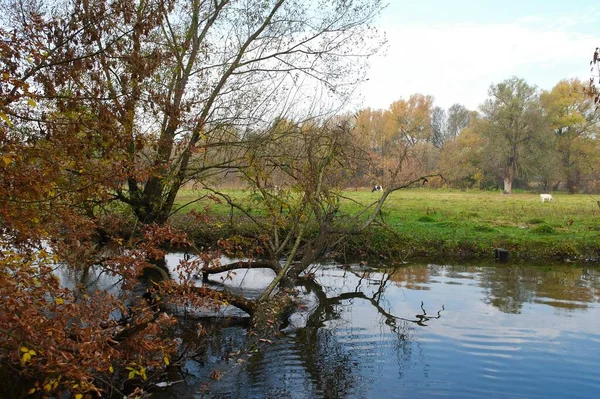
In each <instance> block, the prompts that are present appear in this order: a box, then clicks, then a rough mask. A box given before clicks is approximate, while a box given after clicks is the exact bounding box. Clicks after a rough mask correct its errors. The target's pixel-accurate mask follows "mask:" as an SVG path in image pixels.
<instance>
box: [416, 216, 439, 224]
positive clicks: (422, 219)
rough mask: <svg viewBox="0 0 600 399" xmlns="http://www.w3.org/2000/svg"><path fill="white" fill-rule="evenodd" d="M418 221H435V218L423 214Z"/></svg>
mask: <svg viewBox="0 0 600 399" xmlns="http://www.w3.org/2000/svg"><path fill="white" fill-rule="evenodd" d="M417 222H421V223H432V222H435V219H434V218H432V217H431V216H421V217H420V218H418V219H417Z"/></svg>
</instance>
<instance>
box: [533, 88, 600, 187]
mask: <svg viewBox="0 0 600 399" xmlns="http://www.w3.org/2000/svg"><path fill="white" fill-rule="evenodd" d="M584 89H585V87H584V84H583V83H582V82H581V81H580V80H578V79H572V80H561V81H560V82H558V83H557V84H556V85H555V86H554V87H553V88H552V90H550V91H544V92H542V94H541V98H540V100H541V103H542V106H543V107H544V110H545V112H546V114H547V116H548V119H549V122H550V125H551V128H552V131H553V132H554V134H555V136H556V144H557V148H556V150H557V152H558V154H559V157H560V160H561V162H560V166H561V175H562V177H563V179H564V180H563V181H566V187H567V190H568V191H569V193H571V194H572V193H575V192H576V191H577V190H578V189H580V188H581V187H580V180H581V179H582V177H583V175H584V170H586V169H588V168H589V166H590V165H588V164H587V162H588V161H590V159H589V158H588V157H587V151H586V150H587V149H589V148H591V147H593V146H590V145H589V141H590V140H596V138H595V135H596V134H597V133H598V121H599V120H600V115H599V114H598V113H597V112H595V105H594V99H592V98H589V97H588V96H586V95H585V93H584Z"/></svg>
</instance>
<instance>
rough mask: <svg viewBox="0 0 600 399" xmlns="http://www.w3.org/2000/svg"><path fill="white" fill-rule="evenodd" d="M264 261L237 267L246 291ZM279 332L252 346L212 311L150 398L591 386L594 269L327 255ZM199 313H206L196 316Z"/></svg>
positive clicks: (470, 394) (598, 392)
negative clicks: (342, 261) (350, 262)
mask: <svg viewBox="0 0 600 399" xmlns="http://www.w3.org/2000/svg"><path fill="white" fill-rule="evenodd" d="M269 273H271V272H270V271H260V270H259V271H250V272H248V273H241V274H240V273H239V274H238V275H237V276H236V277H235V278H234V279H233V280H232V281H228V282H227V284H229V285H230V286H241V287H240V288H241V289H244V288H247V289H248V290H249V291H250V292H252V291H253V290H258V289H260V288H261V286H262V285H266V284H267V283H268V280H269V277H270V276H269ZM315 280H316V282H317V283H318V284H319V285H320V286H321V287H322V288H323V289H322V290H320V289H318V288H317V287H308V288H306V289H304V292H303V294H302V295H301V296H300V297H299V300H300V301H301V302H302V303H303V306H302V309H301V311H300V312H299V313H297V314H294V315H293V316H292V317H291V319H290V324H289V325H288V326H287V327H286V328H285V330H284V332H283V334H282V335H281V336H280V337H278V338H276V339H275V340H274V341H273V343H271V344H265V346H263V347H262V349H261V350H260V351H259V352H257V353H252V352H250V353H246V352H245V350H244V349H245V347H244V342H245V334H246V331H247V330H246V329H247V327H246V325H245V324H244V323H243V321H242V322H239V321H240V320H238V319H237V318H234V319H232V322H230V323H229V324H225V325H221V324H220V323H216V324H215V323H214V322H211V323H212V324H211V325H212V327H211V328H212V330H211V331H212V337H213V338H212V341H211V342H210V343H209V344H207V345H206V346H205V347H204V348H203V349H202V350H201V351H200V352H199V356H197V357H196V359H195V360H190V361H188V362H187V363H186V365H185V367H184V372H185V373H184V378H183V381H182V382H179V383H178V384H175V385H173V386H171V387H169V388H168V389H166V390H163V391H158V392H155V393H154V397H155V398H182V397H193V398H401V397H420V398H432V397H435V398H437V397H453V398H483V397H486V398H550V397H552V398H567V397H568V398H597V397H599V396H600V356H599V354H600V305H599V301H600V270H599V269H597V268H595V267H593V266H590V267H587V266H574V265H558V266H557V265H552V266H547V267H539V266H529V265H528V266H521V265H502V266H497V265H496V266H456V265H452V266H451V265H432V264H429V265H403V266H397V267H394V268H387V269H371V268H370V269H366V268H364V267H361V266H359V265H354V266H351V267H350V268H340V266H339V265H334V264H326V265H321V266H320V267H319V268H318V269H317V270H316V272H315ZM201 322H202V323H204V324H205V325H207V324H209V322H208V321H201Z"/></svg>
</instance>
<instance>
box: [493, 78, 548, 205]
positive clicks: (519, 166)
mask: <svg viewBox="0 0 600 399" xmlns="http://www.w3.org/2000/svg"><path fill="white" fill-rule="evenodd" d="M488 93H489V96H490V98H489V99H488V100H486V102H485V103H484V104H483V105H482V106H481V111H482V112H483V114H484V116H485V118H486V119H487V120H488V121H489V123H488V124H487V129H485V130H484V136H485V137H486V138H487V146H486V153H487V155H488V156H489V166H490V167H491V168H494V169H496V170H497V171H498V172H499V175H500V176H501V178H502V179H503V181H504V193H505V194H510V193H511V192H512V185H513V182H514V180H515V178H516V177H518V176H521V175H526V174H528V173H530V172H533V171H535V169H536V167H537V165H538V164H537V163H536V161H537V160H538V159H540V158H541V157H543V156H544V154H543V153H544V150H545V148H547V147H548V145H549V144H550V145H551V143H549V140H550V137H549V136H548V135H547V132H548V128H547V123H546V121H545V119H544V115H543V113H542V109H541V107H540V103H539V96H538V90H537V88H536V87H535V86H530V85H528V84H527V83H526V82H525V81H524V80H523V79H520V78H517V77H512V78H510V79H507V80H505V81H504V82H502V83H498V84H496V85H492V86H490V89H489V92H488Z"/></svg>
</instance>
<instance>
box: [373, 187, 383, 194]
mask: <svg viewBox="0 0 600 399" xmlns="http://www.w3.org/2000/svg"><path fill="white" fill-rule="evenodd" d="M375 191H383V187H381V186H380V185H376V186H373V189H372V190H371V192H372V193H374V192H375Z"/></svg>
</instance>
